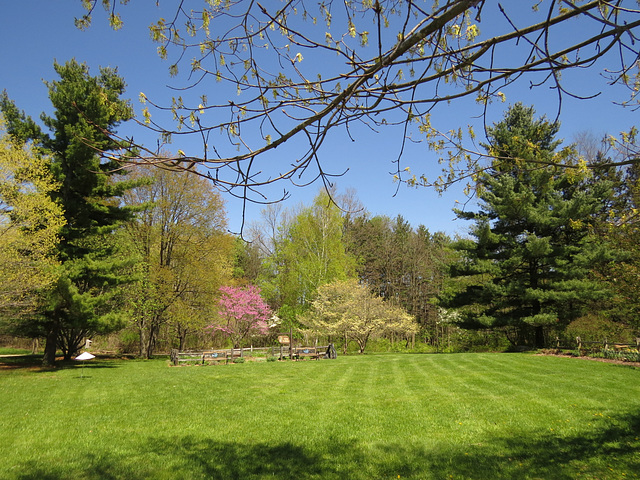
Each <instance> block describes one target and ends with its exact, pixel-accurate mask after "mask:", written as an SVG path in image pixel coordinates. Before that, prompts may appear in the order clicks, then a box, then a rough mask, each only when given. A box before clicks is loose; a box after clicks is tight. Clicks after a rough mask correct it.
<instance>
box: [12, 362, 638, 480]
mask: <svg viewBox="0 0 640 480" xmlns="http://www.w3.org/2000/svg"><path fill="white" fill-rule="evenodd" d="M0 361H2V360H0ZM83 375H84V378H83V377H82V375H81V369H80V366H78V365H73V364H72V365H68V366H67V368H64V369H60V370H54V371H52V370H37V369H33V368H29V369H12V370H5V371H2V370H0V395H1V398H2V401H3V408H2V416H1V417H0V438H2V439H3V440H6V441H3V442H0V458H2V459H3V461H2V462H0V478H3V479H4V478H7V479H36V478H37V479H54V478H56V479H60V478H88V479H120V478H122V479H125V478H126V479H145V478H159V479H170V478H185V479H186V478H209V479H266V478H298V479H320V478H322V479H327V478H330V479H332V478H335V479H378V478H379V479H384V478H388V479H397V478H398V476H400V478H414V479H431V478H433V479H447V478H456V479H461V478H469V479H484V478H487V479H490V478H522V479H528V478H531V479H533V478H548V479H573V478H611V479H620V478H638V474H639V472H640V453H639V452H640V439H639V438H638V437H639V436H640V400H639V398H640V395H639V393H640V382H639V381H638V380H640V370H637V369H630V368H623V367H620V366H616V365H608V364H601V363H596V362H585V361H581V360H575V359H562V358H553V357H534V356H529V355H516V354H511V355H505V354H464V355H380V356H365V357H340V358H339V359H338V360H335V361H318V362H316V361H305V362H282V363H281V362H278V363H247V364H242V365H219V366H210V367H177V368H174V367H171V368H170V367H167V364H166V361H151V362H142V361H119V360H99V361H97V362H95V363H93V364H89V363H88V362H87V364H86V365H85V367H84V374H83Z"/></svg>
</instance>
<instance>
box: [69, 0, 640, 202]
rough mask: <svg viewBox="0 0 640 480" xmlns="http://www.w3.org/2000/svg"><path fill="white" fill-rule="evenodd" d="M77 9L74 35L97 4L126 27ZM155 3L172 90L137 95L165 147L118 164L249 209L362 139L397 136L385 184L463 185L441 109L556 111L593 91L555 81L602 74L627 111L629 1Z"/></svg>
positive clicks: (462, 158) (114, 10) (632, 91)
mask: <svg viewBox="0 0 640 480" xmlns="http://www.w3.org/2000/svg"><path fill="white" fill-rule="evenodd" d="M82 3H83V5H84V7H85V9H86V13H85V15H84V16H82V17H81V18H79V19H77V20H76V22H77V25H78V26H79V27H81V28H86V27H88V26H89V24H90V21H91V16H92V14H93V13H94V8H95V7H96V5H97V4H102V5H104V7H105V8H106V9H107V11H108V14H109V18H110V22H111V25H112V26H113V27H114V28H116V29H117V28H119V27H120V26H121V25H122V22H123V20H122V18H125V19H126V9H127V8H128V7H126V6H123V5H121V4H125V3H127V2H126V1H119V2H116V1H115V0H100V2H98V0H83V2H82ZM156 3H158V4H160V6H161V7H164V8H167V6H170V10H171V12H172V14H171V15H169V16H167V18H159V19H154V20H153V23H152V24H151V26H150V27H149V28H150V33H151V37H152V39H153V41H154V42H156V43H157V44H158V54H159V55H160V57H161V58H163V59H166V61H167V62H168V66H169V71H170V73H171V74H172V75H174V76H175V77H176V83H179V84H180V87H179V88H175V95H174V96H173V98H172V99H171V101H170V103H168V104H162V103H161V101H160V100H159V99H155V98H150V96H149V97H148V96H147V95H145V94H144V93H142V94H141V95H140V99H141V101H142V102H143V103H145V107H144V110H143V116H142V118H141V119H140V123H141V124H142V125H145V126H146V127H147V128H149V129H151V130H153V131H155V132H157V134H158V135H159V137H160V138H161V139H162V142H160V143H161V144H160V145H158V148H157V150H151V149H149V148H148V147H144V146H141V145H138V146H137V149H136V150H135V152H134V151H133V150H132V151H131V152H127V156H129V157H132V160H131V161H134V162H138V163H140V162H145V163H149V162H151V163H162V164H163V165H165V166H166V167H167V168H178V169H189V168H191V169H193V170H194V171H197V172H198V173H199V174H201V175H206V176H208V177H209V178H211V179H212V180H213V181H214V183H215V184H216V185H217V186H218V187H219V188H221V189H223V190H226V191H228V192H230V193H231V194H233V195H236V196H238V197H241V198H244V199H250V200H253V201H269V200H271V199H270V198H268V197H266V196H264V194H263V193H262V191H261V190H262V187H264V186H265V185H268V184H272V183H280V182H281V181H283V180H288V181H290V182H292V183H293V184H294V185H303V184H308V183H311V182H314V181H317V180H320V181H322V182H324V183H325V185H328V184H330V183H331V177H332V175H331V174H337V175H340V174H342V173H343V172H328V171H326V170H325V167H324V165H323V161H322V146H323V143H324V142H325V141H327V139H328V138H329V136H330V135H331V134H338V132H341V135H345V134H346V135H347V136H348V137H352V138H355V137H357V135H358V132H362V128H365V129H372V130H374V131H381V132H384V130H385V129H386V128H395V129H400V130H401V131H402V132H403V136H402V138H401V139H400V140H399V145H398V151H399V154H398V157H397V159H396V167H397V171H395V172H392V173H394V174H395V176H396V179H397V180H400V181H405V182H407V183H409V184H410V185H430V186H435V187H437V188H444V187H446V186H447V185H448V184H450V183H451V182H454V181H456V180H459V179H460V178H466V177H468V176H469V175H473V173H474V172H476V169H477V168H478V167H479V165H480V164H479V162H480V161H481V159H482V154H480V153H477V150H479V149H476V148H475V147H474V143H473V138H474V133H473V132H472V131H471V130H470V129H460V130H455V131H440V130H439V129H438V125H432V123H431V114H432V112H436V111H437V110H436V109H437V107H438V106H440V105H443V104H444V105H449V104H452V103H454V102H461V101H463V100H464V99H465V98H467V99H469V100H470V101H467V102H466V103H465V105H470V104H471V105H473V106H474V108H476V109H477V111H475V112H471V111H469V112H468V114H467V112H465V114H467V115H466V116H467V117H471V116H473V115H477V116H482V115H484V114H485V113H486V108H487V105H488V104H489V103H490V102H492V101H496V100H497V101H504V97H505V93H504V90H505V89H507V88H508V87H509V86H511V85H512V84H521V86H522V87H523V88H528V87H530V88H539V87H542V86H544V87H545V90H547V91H548V87H552V89H553V91H554V95H556V96H557V104H558V108H559V110H560V109H561V106H562V101H563V99H565V98H567V97H568V96H572V97H576V98H583V97H588V96H594V95H598V94H599V93H600V92H599V91H593V92H588V93H587V94H585V93H584V92H583V91H576V89H575V85H571V84H568V83H569V82H567V83H563V78H562V73H563V72H564V71H567V70H576V69H587V70H589V71H597V72H600V73H601V74H602V75H604V76H605V78H607V79H608V82H609V83H610V84H612V85H613V84H619V85H624V86H626V87H628V89H629V95H624V98H617V99H613V100H615V101H617V102H619V103H620V104H623V105H624V106H627V107H628V108H637V106H638V96H637V95H638V90H639V88H640V77H639V73H638V72H639V70H638V67H639V50H638V48H639V45H640V43H639V42H638V36H639V35H640V7H639V5H638V2H637V1H636V0H615V1H603V0H594V1H578V0H551V1H543V0H530V1H527V0H519V1H505V2H503V3H499V2H495V1H490V0H449V1H444V2H438V1H435V0H375V1H374V0H357V1H348V0H343V1H337V0H325V1H310V0H308V1H305V0H280V1H272V0H261V1H246V0H245V1H239V0H238V1H231V0H227V1H221V0H173V1H169V0H167V1H166V2H165V1H161V0H158V1H157V2H156ZM151 14H152V13H151ZM568 27H571V30H570V31H571V35H567V31H568V30H567V29H568ZM515 100H517V99H515ZM462 121H464V120H462ZM434 123H435V122H434ZM181 136H192V137H196V138H197V139H198V140H199V142H200V143H199V144H200V145H201V148H198V151H197V152H191V151H190V152H182V151H181V150H178V152H177V154H176V155H175V157H174V158H170V159H169V160H167V158H165V156H163V155H162V156H161V155H160V154H159V152H160V150H161V149H163V147H164V145H162V143H168V142H171V141H172V140H173V141H176V140H177V139H178V137H181ZM631 136H633V135H631ZM408 141H411V142H416V141H422V142H425V143H426V144H428V146H429V147H430V148H431V149H432V150H434V151H435V152H437V155H439V156H440V157H441V162H443V163H444V164H443V174H442V176H440V177H439V178H427V177H426V176H424V175H420V174H418V175H417V176H414V175H413V174H411V173H407V172H406V171H405V170H404V169H403V168H402V162H401V160H402V158H403V157H402V155H403V152H404V147H405V143H406V142H408ZM285 146H286V147H285ZM277 149H278V150H277ZM276 150H277V154H276ZM283 150H286V152H285V151H283ZM628 151H634V150H633V148H629V149H628ZM164 153H166V151H165V152H164ZM635 158H636V157H635V156H634V157H633V158H630V159H627V160H626V161H635ZM564 161H565V159H564V158H562V157H559V158H558V163H559V164H562V163H563V162H564ZM195 166H199V168H198V169H195V168H194V167H195ZM347 166H348V162H347ZM571 166H574V167H575V165H571ZM285 195H286V193H285Z"/></svg>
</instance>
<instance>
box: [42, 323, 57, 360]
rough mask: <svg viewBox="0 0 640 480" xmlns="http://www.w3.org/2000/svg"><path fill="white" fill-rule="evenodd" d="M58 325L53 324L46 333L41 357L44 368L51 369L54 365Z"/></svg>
mask: <svg viewBox="0 0 640 480" xmlns="http://www.w3.org/2000/svg"><path fill="white" fill-rule="evenodd" d="M58 331H59V328H58V324H57V323H54V324H53V325H51V327H50V328H49V331H48V332H47V337H46V339H45V344H44V355H43V357H42V365H44V366H45V367H53V366H54V365H55V364H56V348H57V346H58Z"/></svg>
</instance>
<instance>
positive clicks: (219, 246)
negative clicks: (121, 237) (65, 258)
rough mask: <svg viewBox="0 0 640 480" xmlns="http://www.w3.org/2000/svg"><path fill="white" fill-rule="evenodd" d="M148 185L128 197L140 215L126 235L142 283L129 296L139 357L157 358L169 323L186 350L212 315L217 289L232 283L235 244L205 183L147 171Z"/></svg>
mask: <svg viewBox="0 0 640 480" xmlns="http://www.w3.org/2000/svg"><path fill="white" fill-rule="evenodd" d="M132 175H133V177H134V178H140V179H143V180H144V181H143V182H141V183H143V184H142V185H140V186H138V187H136V188H134V189H131V190H130V191H129V192H128V193H127V194H126V196H125V201H126V202H127V203H128V204H129V205H136V206H137V207H138V208H141V209H142V210H141V211H140V212H139V213H138V214H137V215H136V218H135V219H134V220H133V221H131V222H129V223H127V225H126V231H127V233H128V235H129V237H130V239H131V241H132V244H133V245H134V247H135V249H136V250H137V251H138V253H139V255H140V256H141V258H142V263H141V264H140V269H141V270H142V271H140V272H139V274H140V276H141V278H142V280H141V283H140V284H139V285H138V286H137V287H136V289H134V290H133V292H134V294H133V295H132V296H131V307H132V318H133V321H134V323H135V324H136V326H137V328H138V332H139V335H140V354H141V356H143V357H146V358H149V357H151V356H152V354H153V350H154V346H155V342H156V339H157V335H158V334H159V332H160V330H161V329H162V328H164V327H165V326H166V325H171V326H172V327H173V329H174V331H175V333H176V336H177V338H178V340H179V342H180V347H183V346H184V342H185V340H186V336H187V335H188V334H189V333H193V332H195V331H196V330H201V329H202V328H204V326H205V325H206V321H207V319H208V318H210V317H211V315H212V314H213V313H214V311H213V306H214V305H215V303H216V301H217V296H218V289H219V288H220V286H221V285H223V284H224V283H226V282H227V281H228V280H229V279H230V278H231V273H232V271H231V270H232V251H233V243H234V240H233V239H232V238H231V236H230V235H228V234H227V233H226V232H225V228H226V224H227V219H226V212H225V209H224V201H223V199H222V197H221V196H220V194H219V193H218V192H217V191H216V190H215V189H214V188H213V187H212V185H211V184H210V183H209V182H207V181H206V180H205V179H203V178H200V177H198V176H195V175H189V174H187V173H184V172H169V171H167V170H162V169H155V168H153V169H144V170H139V171H136V172H135V173H133V174H132Z"/></svg>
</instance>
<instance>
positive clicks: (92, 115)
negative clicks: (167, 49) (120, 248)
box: [0, 60, 133, 364]
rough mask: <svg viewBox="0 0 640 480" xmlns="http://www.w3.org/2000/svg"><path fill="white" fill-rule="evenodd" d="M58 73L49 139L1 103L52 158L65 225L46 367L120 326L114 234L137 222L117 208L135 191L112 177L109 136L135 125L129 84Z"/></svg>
mask: <svg viewBox="0 0 640 480" xmlns="http://www.w3.org/2000/svg"><path fill="white" fill-rule="evenodd" d="M54 67H55V70H56V73H57V74H58V75H59V77H60V79H59V80H55V81H52V82H47V86H48V88H49V98H50V100H51V103H52V105H53V108H54V113H53V115H52V116H47V115H44V114H43V115H41V119H42V121H43V123H44V124H45V125H46V127H48V128H49V130H50V131H51V134H47V133H45V132H43V131H42V130H41V129H40V127H39V126H38V125H37V124H36V123H35V122H34V121H33V120H31V118H29V117H28V116H26V115H25V114H24V113H22V112H20V111H19V110H18V108H17V107H16V106H15V104H14V103H13V102H12V101H11V100H9V98H8V96H7V94H6V92H5V93H4V94H3V96H2V98H0V108H1V110H2V112H3V113H4V115H5V117H6V119H7V125H8V129H7V130H8V132H9V133H10V134H11V135H13V136H14V137H15V138H16V139H18V140H22V141H29V140H31V141H32V142H33V143H34V144H36V145H38V146H39V147H40V148H41V149H42V150H43V151H44V152H46V153H47V154H49V155H50V157H51V159H52V160H51V170H52V172H53V174H54V177H55V178H56V180H57V181H58V182H59V184H60V187H59V188H58V189H57V190H56V191H54V192H53V194H52V195H53V198H54V200H55V201H57V202H58V203H59V204H60V205H61V206H62V207H63V209H64V216H65V220H66V225H65V226H64V227H63V229H62V232H61V234H60V242H59V244H58V248H57V251H58V255H59V260H60V261H61V264H62V266H61V270H60V273H59V278H58V281H57V283H56V285H55V287H54V288H53V289H51V290H50V291H48V292H46V293H45V294H44V295H43V302H42V303H43V305H42V307H41V309H40V310H41V311H40V313H41V317H42V318H43V319H44V320H43V321H42V328H43V329H44V332H43V334H44V335H45V336H46V346H45V356H44V363H45V364H53V363H54V362H55V351H56V348H58V347H59V348H62V350H63V352H64V355H65V358H70V357H71V356H72V355H73V354H75V353H76V352H77V351H78V349H79V348H80V346H81V345H82V341H83V340H84V337H85V336H87V335H90V334H93V333H101V332H103V333H104V332H107V331H109V330H111V329H113V328H115V327H116V326H118V325H119V318H118V315H117V306H116V304H115V298H114V292H115V291H116V288H115V287H117V286H118V285H119V284H121V283H122V282H124V281H126V279H127V278H126V276H125V275H124V273H123V265H124V264H126V262H127V260H128V259H127V258H125V257H123V256H122V255H117V254H116V252H117V242H116V240H115V236H114V235H113V232H114V231H115V229H116V228H117V227H118V226H119V225H120V224H121V223H122V222H123V221H126V220H128V219H130V218H131V214H132V211H131V209H129V208H127V207H123V206H121V204H120V201H119V197H120V196H121V195H122V193H123V192H124V191H126V190H127V189H128V188H130V187H131V186H132V184H131V183H129V182H116V181H114V177H113V174H114V173H116V172H121V170H120V169H119V168H118V167H120V164H119V162H118V161H117V160H116V159H115V157H114V154H116V153H117V151H118V150H119V148H120V147H121V146H122V145H121V144H120V143H118V142H117V141H115V140H114V139H113V137H112V134H113V133H115V130H116V127H117V126H118V125H119V124H120V123H121V122H123V121H126V120H129V119H131V118H133V110H132V107H131V105H130V104H129V102H128V101H125V100H123V99H121V98H120V96H121V95H122V94H123V93H124V90H125V83H124V80H123V79H122V78H121V77H119V76H118V74H117V72H116V71H115V70H113V69H109V68H104V69H101V70H100V74H99V75H98V76H96V77H92V76H90V74H89V69H88V67H87V66H86V65H84V64H79V63H77V62H76V61H75V60H71V61H69V62H67V63H66V64H64V65H60V64H57V63H56V64H55V65H54Z"/></svg>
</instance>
